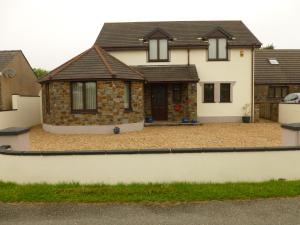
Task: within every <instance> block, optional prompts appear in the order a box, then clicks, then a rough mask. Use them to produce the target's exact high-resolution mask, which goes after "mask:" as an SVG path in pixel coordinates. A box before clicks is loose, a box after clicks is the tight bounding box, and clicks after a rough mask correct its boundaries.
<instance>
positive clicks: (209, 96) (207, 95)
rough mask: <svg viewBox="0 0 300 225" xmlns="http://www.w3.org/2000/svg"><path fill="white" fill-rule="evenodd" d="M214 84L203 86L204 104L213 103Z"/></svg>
mask: <svg viewBox="0 0 300 225" xmlns="http://www.w3.org/2000/svg"><path fill="white" fill-rule="evenodd" d="M214 96H215V95H214V84H204V102H215V97H214Z"/></svg>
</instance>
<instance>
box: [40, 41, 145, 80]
mask: <svg viewBox="0 0 300 225" xmlns="http://www.w3.org/2000/svg"><path fill="white" fill-rule="evenodd" d="M85 79H87V80H88V79H128V80H144V77H143V76H142V75H141V74H140V73H139V72H137V71H135V70H134V69H132V68H130V67H129V66H127V65H126V64H124V63H122V62H121V61H119V60H118V59H116V58H115V57H113V56H112V55H110V54H108V53H107V52H105V51H104V50H103V49H102V48H100V47H99V46H97V45H94V46H93V47H92V48H90V49H88V50H86V51H85V52H83V53H81V54H80V55H78V56H76V57H74V58H73V59H71V60H69V61H68V62H66V63H64V64H63V65H61V66H59V67H58V68H56V69H54V70H52V71H51V72H50V73H49V74H48V75H46V76H45V77H42V78H41V79H40V80H39V82H44V81H48V80H85Z"/></svg>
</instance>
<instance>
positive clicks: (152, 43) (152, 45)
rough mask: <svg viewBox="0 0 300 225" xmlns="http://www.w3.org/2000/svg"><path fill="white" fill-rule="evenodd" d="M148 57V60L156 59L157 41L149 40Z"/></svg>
mask: <svg viewBox="0 0 300 225" xmlns="http://www.w3.org/2000/svg"><path fill="white" fill-rule="evenodd" d="M149 57H150V60H154V59H157V40H149Z"/></svg>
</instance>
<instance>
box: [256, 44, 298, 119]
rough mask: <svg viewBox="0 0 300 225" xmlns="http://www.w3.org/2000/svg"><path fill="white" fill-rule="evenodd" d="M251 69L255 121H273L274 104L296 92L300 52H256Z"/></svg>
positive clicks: (274, 116) (276, 113) (275, 113)
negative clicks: (253, 75) (261, 119)
mask: <svg viewBox="0 0 300 225" xmlns="http://www.w3.org/2000/svg"><path fill="white" fill-rule="evenodd" d="M254 68H255V70H254V71H255V73H254V74H255V108H256V110H255V111H256V120H259V118H263V119H268V120H272V121H276V122H277V121H278V103H279V102H281V101H282V100H283V98H284V97H285V96H286V95H287V94H289V93H293V92H300V50H290V49H289V50H285V49H276V50H257V51H255V66H254Z"/></svg>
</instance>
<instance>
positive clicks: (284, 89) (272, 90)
mask: <svg viewBox="0 0 300 225" xmlns="http://www.w3.org/2000/svg"><path fill="white" fill-rule="evenodd" d="M288 93H289V87H288V86H270V87H269V91H268V97H269V98H284V97H285V96H287V94H288Z"/></svg>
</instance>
